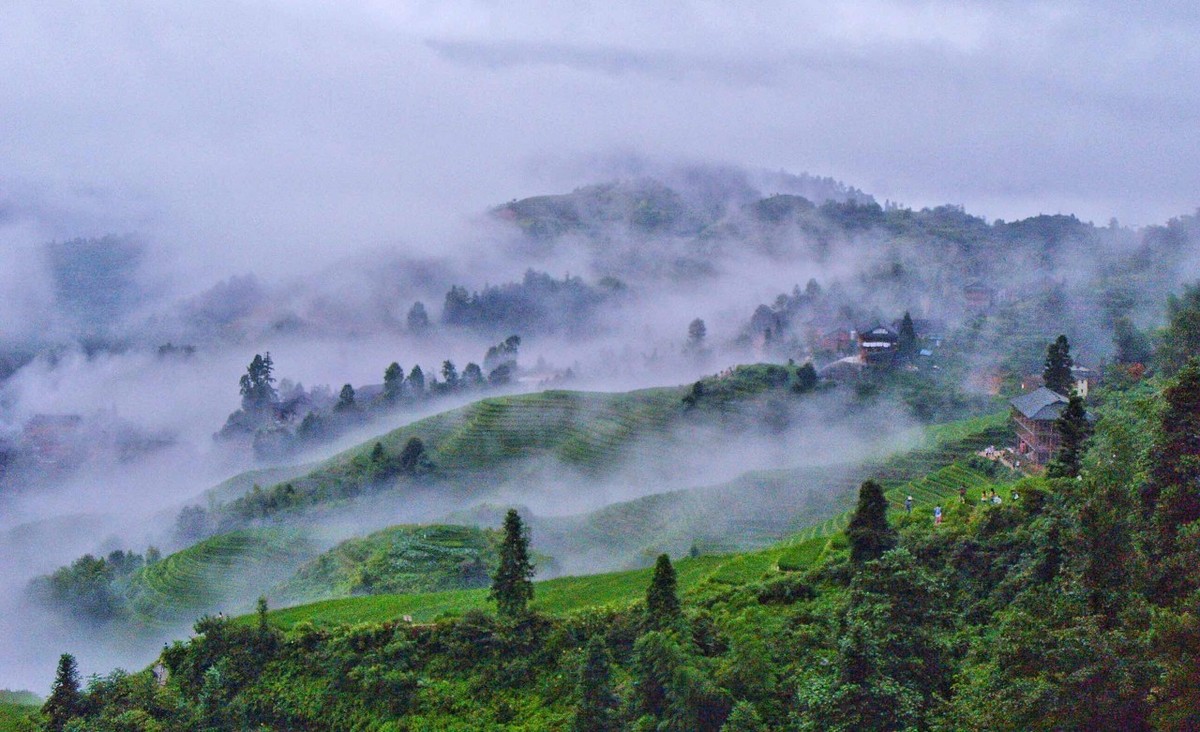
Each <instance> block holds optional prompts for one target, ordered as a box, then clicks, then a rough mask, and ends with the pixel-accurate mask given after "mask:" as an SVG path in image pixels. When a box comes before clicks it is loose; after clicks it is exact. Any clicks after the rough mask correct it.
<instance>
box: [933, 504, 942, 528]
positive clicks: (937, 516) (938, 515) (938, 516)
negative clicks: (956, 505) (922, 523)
mask: <svg viewBox="0 0 1200 732" xmlns="http://www.w3.org/2000/svg"><path fill="white" fill-rule="evenodd" d="M933 523H934V525H935V526H936V525H938V524H940V523H942V507H941V506H934V507H933Z"/></svg>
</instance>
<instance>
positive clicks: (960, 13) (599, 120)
mask: <svg viewBox="0 0 1200 732" xmlns="http://www.w3.org/2000/svg"><path fill="white" fill-rule="evenodd" d="M1173 5H1176V6H1177V8H1179V9H1175V10H1167V9H1163V10H1154V11H1145V10H1142V9H1140V7H1141V6H1140V5H1138V4H1133V5H1130V4H1125V3H1122V4H1119V5H1118V4H1116V3H1043V2H1036V3H1035V2H1028V3H1023V2H988V3H957V2H956V3H939V2H921V3H916V2H912V3H910V2H889V1H887V0H867V1H860V2H848V3H824V2H811V3H808V2H777V3H776V2H760V3H729V2H719V3H718V2H711V3H709V2H693V3H687V2H638V3H612V2H606V3H602V4H592V3H552V2H545V3H520V4H501V3H494V2H483V1H479V2H436V3H435V2H428V3H425V2H385V1H383V0H376V1H371V0H348V1H346V2H338V3H314V2H299V1H297V2H258V3H247V2H237V1H232V0H231V1H224V0H222V1H216V0H214V1H213V2H191V3H178V2H162V1H160V0H155V1H154V2H135V1H121V0H116V1H109V2H78V3H43V2H20V1H18V2H8V3H4V4H3V6H2V7H0V130H2V131H3V132H2V134H0V237H2V238H0V243H3V244H4V246H5V247H7V248H9V249H10V253H11V250H12V249H13V248H14V247H18V246H20V244H21V242H23V241H40V240H43V239H44V238H50V237H58V238H63V237H69V236H77V235H99V234H101V233H104V232H106V231H117V232H125V231H137V232H141V233H145V234H149V235H151V236H152V237H153V239H154V240H156V241H157V242H159V243H163V244H174V245H175V247H174V248H172V249H170V250H169V255H168V256H172V257H181V258H182V259H183V262H182V264H183V265H187V264H191V265H194V266H200V265H204V266H209V267H211V266H212V265H213V264H214V263H220V264H222V265H226V266H225V267H223V269H224V270H225V271H229V272H237V271H245V270H246V269H250V268H255V269H257V268H260V267H261V266H262V265H263V264H264V263H269V264H272V265H278V266H282V267H284V268H285V269H286V268H289V267H296V266H299V265H305V266H308V265H311V263H312V260H313V259H320V258H322V257H323V256H324V255H326V254H329V253H344V252H345V251H347V250H348V249H353V248H357V247H361V246H380V245H396V244H398V245H401V246H407V247H411V248H412V249H414V250H417V251H421V252H427V251H430V250H431V249H432V250H436V249H437V247H439V246H441V245H442V244H443V243H446V242H450V241H455V240H456V239H455V227H456V226H457V225H458V222H459V221H461V220H462V219H463V217H465V216H470V215H473V214H475V213H477V212H479V211H481V210H483V209H484V208H485V207H486V206H488V205H490V204H493V203H498V202H503V201H506V200H509V199H511V198H514V197H520V196H525V195H530V194H534V193H539V192H547V191H558V190H564V189H569V188H571V187H573V186H575V185H579V184H582V183H586V182H592V181H597V180H602V179H605V178H606V177H610V176H612V175H617V174H620V173H622V172H624V171H626V170H628V167H627V166H625V163H626V162H627V161H629V160H637V159H642V158H649V159H652V160H661V161H686V162H719V163H730V164H735V165H741V166H749V167H763V168H768V169H786V170H788V171H791V172H803V171H807V172H810V173H813V174H817V175H832V176H834V177H837V178H839V179H841V180H844V181H845V182H847V183H849V184H851V185H855V186H858V187H861V188H863V189H864V190H866V191H867V192H869V193H872V194H874V195H875V196H876V197H877V198H878V199H879V200H881V201H882V200H883V199H885V198H890V199H893V200H899V201H900V202H902V203H904V204H907V205H913V206H923V205H934V204H938V203H946V202H949V203H960V204H964V205H966V206H967V208H968V210H970V211H972V212H975V213H978V214H980V215H983V216H985V217H988V218H989V219H990V218H995V217H1002V218H1006V219H1012V218H1016V217H1024V216H1028V215H1033V214H1037V213H1041V212H1046V213H1055V212H1064V213H1065V212H1074V213H1077V214H1078V215H1079V216H1080V217H1081V218H1083V219H1085V220H1087V219H1091V220H1095V221H1096V222H1097V223H1104V222H1107V220H1108V218H1109V217H1110V216H1116V217H1117V218H1118V219H1120V220H1121V221H1122V222H1123V223H1130V224H1149V223H1159V222H1162V221H1164V220H1166V219H1167V218H1169V217H1171V216H1173V215H1177V214H1182V213H1190V212H1192V211H1194V210H1195V209H1196V207H1197V205H1198V204H1200V195H1198V194H1197V191H1198V190H1200V185H1198V183H1200V145H1198V144H1197V143H1196V139H1195V121H1196V119H1197V117H1198V116H1200V96H1198V95H1200V91H1198V90H1197V87H1196V85H1195V83H1194V81H1195V78H1196V76H1197V72H1198V71H1200V64H1198V63H1197V62H1198V61H1200V47H1198V46H1197V44H1196V43H1195V42H1194V41H1195V38H1197V37H1200V14H1198V13H1197V11H1196V10H1194V7H1195V6H1192V5H1190V4H1184V3H1179V4H1173ZM297 255H299V256H297Z"/></svg>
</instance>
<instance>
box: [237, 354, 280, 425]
mask: <svg viewBox="0 0 1200 732" xmlns="http://www.w3.org/2000/svg"><path fill="white" fill-rule="evenodd" d="M274 367H275V365H274V363H273V362H272V361H271V353H270V351H268V352H267V353H266V355H259V354H255V356H254V359H253V360H252V361H250V365H249V366H247V367H246V373H244V374H242V378H241V379H240V380H239V382H238V383H239V385H240V387H241V389H240V390H241V394H242V409H243V410H245V411H246V412H252V413H254V412H261V411H263V410H265V409H267V408H268V407H270V406H271V405H272V404H274V403H275V402H276V401H278V399H279V396H278V394H277V393H276V392H275V387H274V386H272V384H274V383H275V377H274V375H273V371H274Z"/></svg>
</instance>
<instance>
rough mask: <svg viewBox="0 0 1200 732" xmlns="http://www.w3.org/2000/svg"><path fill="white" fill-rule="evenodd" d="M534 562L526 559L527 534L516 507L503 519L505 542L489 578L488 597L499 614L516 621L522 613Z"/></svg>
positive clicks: (530, 592) (528, 597)
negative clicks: (489, 596)
mask: <svg viewBox="0 0 1200 732" xmlns="http://www.w3.org/2000/svg"><path fill="white" fill-rule="evenodd" d="M533 572H534V569H533V562H532V561H531V559H530V557H529V535H528V532H526V530H525V527H524V524H523V523H522V522H521V516H520V514H518V513H517V510H516V509H515V508H510V509H508V513H507V514H506V515H505V516H504V541H503V543H502V544H501V545H500V563H499V565H498V566H497V567H496V574H495V575H493V576H492V591H491V598H492V599H493V600H495V601H496V608H497V610H499V612H500V615H501V616H503V617H507V618H515V617H519V616H521V615H523V614H524V613H525V608H526V606H527V605H528V604H529V601H530V600H532V599H533V582H531V581H530V580H532V579H533Z"/></svg>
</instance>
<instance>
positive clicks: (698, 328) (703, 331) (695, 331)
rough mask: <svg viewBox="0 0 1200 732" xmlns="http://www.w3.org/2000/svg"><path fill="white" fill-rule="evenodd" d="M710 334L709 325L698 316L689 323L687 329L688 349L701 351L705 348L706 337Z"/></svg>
mask: <svg viewBox="0 0 1200 732" xmlns="http://www.w3.org/2000/svg"><path fill="white" fill-rule="evenodd" d="M707 336H708V326H706V325H704V321H703V320H701V319H700V318H696V319H695V320H693V321H692V322H691V323H688V329H687V350H688V351H689V352H691V353H699V352H700V351H703V350H704V339H705V337H707Z"/></svg>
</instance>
